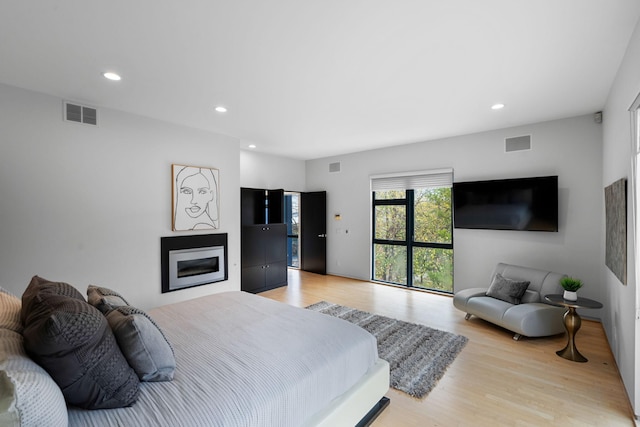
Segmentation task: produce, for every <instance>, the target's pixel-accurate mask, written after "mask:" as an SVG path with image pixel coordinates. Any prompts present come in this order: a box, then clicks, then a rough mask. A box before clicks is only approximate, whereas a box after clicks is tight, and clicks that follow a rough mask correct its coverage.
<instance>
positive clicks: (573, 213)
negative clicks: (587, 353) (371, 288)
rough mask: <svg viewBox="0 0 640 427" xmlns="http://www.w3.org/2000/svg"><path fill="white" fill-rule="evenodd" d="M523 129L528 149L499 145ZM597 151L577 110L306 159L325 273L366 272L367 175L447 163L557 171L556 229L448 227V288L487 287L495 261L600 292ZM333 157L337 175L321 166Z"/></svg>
mask: <svg viewBox="0 0 640 427" xmlns="http://www.w3.org/2000/svg"><path fill="white" fill-rule="evenodd" d="M525 134H530V135H532V150H531V151H526V152H516V153H505V152H504V138H505V137H512V136H519V135H525ZM601 155H602V130H601V125H599V124H597V123H595V122H594V120H593V117H592V116H591V115H587V116H581V117H575V118H569V119H564V120H557V121H551V122H546V123H538V124H532V125H529V126H521V127H518V128H510V129H502V130H497V131H491V132H484V133H479V134H474V135H466V136H460V137H455V138H449V139H444V140H436V141H430V142H423V143H418V144H411V145H404V146H399V147H392V148H386V149H380V150H372V151H366V152H361V153H355V154H350V155H345V156H336V157H330V158H324V159H317V160H311V161H308V162H307V190H308V191H313V190H327V193H328V194H327V206H328V207H327V209H328V212H327V221H328V238H327V245H328V248H327V269H328V272H329V273H330V274H336V275H342V276H348V277H354V278H359V279H365V280H367V279H369V278H370V269H371V267H370V252H371V249H370V233H371V232H370V222H371V210H370V204H371V202H370V198H371V197H370V190H369V176H370V175H372V174H380V173H391V172H403V171H419V170H428V169H439V168H445V167H452V168H453V169H454V181H469V180H476V179H478V180H480V179H501V178H514V177H528V176H544V175H559V187H560V189H559V190H560V191H559V211H560V223H559V229H560V231H559V232H558V233H546V232H520V231H491V230H457V229H456V230H454V263H455V265H454V287H455V290H460V289H465V288H469V287H474V286H486V285H488V280H489V276H490V274H491V270H492V269H493V267H494V266H495V264H496V263H497V262H500V261H504V262H508V263H514V264H520V265H525V266H530V267H537V268H542V269H550V270H554V271H558V272H562V273H566V274H569V275H572V276H575V277H579V278H581V279H583V281H584V282H585V285H586V286H585V288H583V290H581V294H582V295H583V296H586V297H590V298H593V299H602V296H603V292H604V291H603V284H602V282H601V269H600V266H601V264H602V259H603V250H602V246H603V231H602V216H603V204H604V201H603V198H604V197H603V192H602V185H601V184H602V164H601V160H600V159H601ZM333 162H340V163H341V172H339V173H329V172H328V171H329V163H333ZM336 213H340V214H341V216H342V220H341V221H335V220H334V219H333V216H334V214H336ZM347 230H348V233H347V232H346V231H347ZM584 314H586V315H589V316H592V317H598V316H599V313H598V310H593V311H591V312H589V313H586V312H585V313H584Z"/></svg>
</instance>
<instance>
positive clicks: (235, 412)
mask: <svg viewBox="0 0 640 427" xmlns="http://www.w3.org/2000/svg"><path fill="white" fill-rule="evenodd" d="M5 296H6V295H5ZM5 299H6V298H5ZM1 303H2V302H0V304H1ZM0 308H2V306H0ZM148 314H149V316H150V317H151V318H152V319H153V320H154V321H155V323H156V324H157V326H158V327H159V328H160V329H161V330H162V332H163V333H164V335H165V336H166V338H167V340H168V342H169V343H170V344H171V346H172V348H173V352H174V354H175V364H176V369H175V374H174V375H173V379H172V380H171V381H162V382H144V381H142V382H140V384H139V395H138V397H137V401H136V402H135V403H134V404H133V405H132V406H130V407H124V408H116V409H98V410H87V409H80V408H77V407H74V406H68V408H67V410H66V416H67V417H68V425H69V426H105V425H107V426H131V425H136V426H176V425H180V426H354V425H367V423H368V422H370V421H371V420H372V419H374V418H375V416H376V415H377V413H378V412H379V411H381V410H382V409H384V407H385V406H386V403H388V399H386V398H385V397H384V394H385V393H386V392H387V390H388V388H389V365H388V363H387V362H386V361H384V360H381V359H379V358H378V354H377V346H376V340H375V338H374V337H373V336H372V335H370V334H369V333H367V332H366V331H364V330H362V329H361V328H359V327H357V326H355V325H352V324H351V323H348V322H345V321H342V320H340V319H336V318H333V317H330V316H326V315H323V314H320V313H316V312H313V311H310V310H304V309H300V308H296V307H292V306H289V305H286V304H283V303H279V302H276V301H272V300H269V299H267V298H263V297H260V296H257V295H253V294H248V293H245V292H225V293H220V294H214V295H210V296H206V297H201V298H197V299H194V300H190V301H185V302H181V303H176V304H170V305H167V306H163V307H159V308H155V309H152V310H150V311H149V313H148ZM3 323H4V322H3ZM2 327H3V326H2V325H1V324H0V330H2V329H1V328H2ZM25 355H26V353H25ZM5 365H6V363H5ZM2 369H3V362H2V353H1V351H0V371H1V370H2ZM5 370H6V369H5ZM0 373H1V372H0ZM40 374H42V373H41V372H40ZM58 404H59V402H58ZM1 411H2V407H0V424H2V421H3V418H2V416H3V415H2V414H1ZM23 418H24V417H23ZM358 423H361V424H358ZM3 425H4V424H3ZM19 425H28V424H25V423H22V424H19Z"/></svg>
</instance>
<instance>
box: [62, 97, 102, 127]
mask: <svg viewBox="0 0 640 427" xmlns="http://www.w3.org/2000/svg"><path fill="white" fill-rule="evenodd" d="M63 108H64V119H65V121H67V122H74V123H83V124H85V125H92V126H96V125H97V124H98V110H97V109H95V108H93V107H87V106H85V105H79V104H73V103H71V102H66V101H65V102H64V106H63Z"/></svg>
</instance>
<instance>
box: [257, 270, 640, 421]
mask: <svg viewBox="0 0 640 427" xmlns="http://www.w3.org/2000/svg"><path fill="white" fill-rule="evenodd" d="M260 295H261V296H264V297H267V298H271V299H274V300H278V301H282V302H286V303H288V304H291V305H294V306H298V307H306V306H308V305H310V304H313V303H316V302H319V301H322V300H325V301H330V302H333V303H336V304H342V305H346V306H349V307H353V308H357V309H360V310H365V311H369V312H372V313H376V314H380V315H383V316H388V317H393V318H396V319H400V320H404V321H408V322H413V323H420V324H424V325H428V326H430V327H433V328H438V329H441V330H445V331H449V332H453V333H456V334H460V335H464V336H466V337H467V338H469V342H468V344H467V345H466V347H465V348H464V349H463V350H462V352H461V353H460V355H459V356H458V357H457V358H456V360H455V361H454V362H453V364H452V365H451V366H450V367H449V369H448V370H447V373H446V374H445V376H444V377H443V378H442V379H441V380H440V382H439V383H438V385H437V386H436V387H435V389H434V390H433V391H431V393H430V394H429V395H428V396H427V397H425V398H424V399H422V400H417V399H414V398H412V397H410V396H408V395H406V394H404V393H401V392H398V391H396V390H393V389H390V390H389V392H388V393H387V396H388V397H389V398H390V399H391V404H390V405H389V406H388V407H387V409H386V410H385V411H384V412H383V413H382V414H381V415H380V417H379V418H378V419H377V420H376V421H375V422H374V423H373V426H374V427H403V426H421V427H422V426H425V427H427V426H607V427H611V426H634V421H633V413H632V410H631V407H630V404H629V400H628V398H627V395H626V392H625V390H624V387H623V385H622V380H621V379H620V375H619V373H618V369H617V367H616V365H615V362H614V359H613V356H612V354H611V351H610V349H609V346H608V344H607V341H606V338H605V335H604V331H603V329H602V325H601V324H600V323H599V322H594V321H588V320H584V319H583V322H582V328H581V329H580V331H579V332H578V334H577V336H576V343H577V346H578V349H579V350H580V352H581V353H582V354H583V355H585V356H586V357H587V358H588V359H589V362H587V363H576V362H570V361H568V360H565V359H562V358H560V357H558V356H557V355H556V354H555V352H556V350H560V349H561V348H563V347H564V345H565V344H566V337H565V336H564V335H558V336H555V337H550V338H523V339H521V340H520V341H514V340H513V339H512V336H513V334H512V333H510V332H509V331H506V330H504V329H501V328H498V327H496V326H494V325H492V324H490V323H487V322H485V321H483V320H481V319H478V318H475V317H472V318H471V319H470V320H468V321H465V320H464V313H462V312H461V311H458V310H457V309H455V308H454V307H453V303H452V300H451V297H449V296H443V295H437V294H431V293H427V292H420V291H410V290H406V289H402V288H397V287H393V286H386V285H381V284H374V283H369V282H363V281H358V280H352V279H346V278H342V277H337V276H321V275H316V274H312V273H306V272H301V271H298V270H289V286H286V287H283V288H278V289H273V290H271V291H267V292H263V293H261V294H260Z"/></svg>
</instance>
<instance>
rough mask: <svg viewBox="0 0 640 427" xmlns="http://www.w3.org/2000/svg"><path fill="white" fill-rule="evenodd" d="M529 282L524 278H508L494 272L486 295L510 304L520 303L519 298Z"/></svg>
mask: <svg viewBox="0 0 640 427" xmlns="http://www.w3.org/2000/svg"><path fill="white" fill-rule="evenodd" d="M530 283H531V282H528V281H526V280H522V281H519V280H513V279H508V278H506V277H503V276H502V275H501V274H500V273H496V275H495V276H494V278H493V281H492V282H491V286H489V289H488V290H487V293H486V295H487V296H489V297H492V298H497V299H499V300H502V301H506V302H510V303H511V304H520V300H521V298H522V296H523V295H524V293H525V292H526V291H527V288H528V287H529V284H530Z"/></svg>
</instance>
